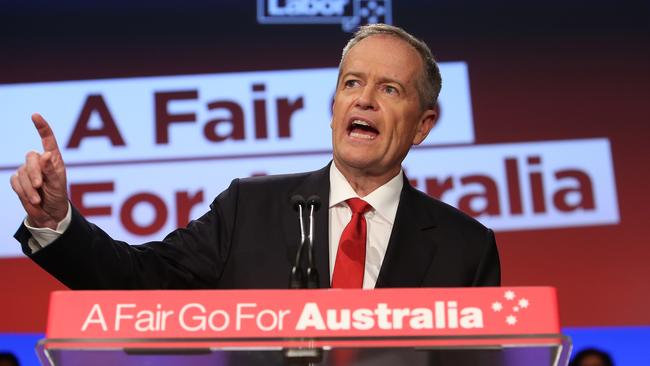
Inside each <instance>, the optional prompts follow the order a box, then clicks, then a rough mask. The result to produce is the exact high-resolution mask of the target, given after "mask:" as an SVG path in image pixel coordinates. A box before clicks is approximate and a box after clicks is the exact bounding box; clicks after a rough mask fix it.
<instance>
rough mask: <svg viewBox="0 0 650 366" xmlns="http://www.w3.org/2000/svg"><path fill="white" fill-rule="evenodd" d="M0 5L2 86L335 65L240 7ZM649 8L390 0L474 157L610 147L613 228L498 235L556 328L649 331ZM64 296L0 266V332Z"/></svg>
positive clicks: (294, 31) (318, 48)
mask: <svg viewBox="0 0 650 366" xmlns="http://www.w3.org/2000/svg"><path fill="white" fill-rule="evenodd" d="M0 4H1V6H2V7H1V10H0V83H22V82H38V81H59V80H80V79H98V78H116V77H129V76H153V75H179V74H199V73H219V72H230V71H250V70H278V69H298V68H312V67H332V66H336V65H337V64H338V61H339V57H340V50H341V48H342V46H343V45H344V44H345V42H346V41H347V39H348V38H349V37H350V34H349V33H345V32H343V31H342V30H341V27H340V25H338V24H332V25H259V24H257V21H256V15H255V14H256V2H255V1H252V0H248V1H228V2H226V1H194V2H190V1H181V0H159V1H144V2H139V3H137V4H133V3H132V2H130V1H126V0H120V1H111V2H106V3H102V2H90V1H80V0H79V1H67V2H64V3H60V2H51V1H31V2H24V1H15V2H1V1H0ZM649 9H650V2H648V1H605V2H594V1H574V2H562V1H544V2H541V1H534V2H514V1H512V2H483V1H394V2H393V11H392V14H393V24H395V25H398V26H402V27H404V28H406V29H407V30H408V31H409V32H411V33H413V34H415V35H416V36H418V37H420V38H422V39H424V40H425V41H426V42H427V43H428V44H429V45H430V47H431V48H432V50H433V52H434V54H435V55H436V57H437V58H438V60H439V61H443V62H444V61H464V62H466V63H467V64H468V67H469V76H470V81H471V93H472V103H473V115H474V125H475V135H476V143H477V144H485V143H505V142H519V141H543V140H558V139H580V138H590V137H606V138H609V139H610V142H611V146H612V155H613V161H614V171H615V175H616V185H617V189H618V200H619V210H620V211H619V212H620V217H621V222H620V224H618V225H609V226H600V227H578V228H566V229H545V230H537V231H530V230H529V231H518V232H498V233H497V240H498V244H499V250H500V253H501V257H502V268H503V275H504V277H503V284H504V285H552V286H556V287H557V288H558V290H559V296H560V307H561V320H562V324H563V325H565V326H594V325H601V326H602V325H644V324H645V325H647V324H650V316H649V315H648V313H647V309H648V306H650V286H649V285H648V283H650V281H649V279H650V263H649V262H650V239H648V238H649V237H650V229H649V226H650V225H649V224H650V223H649V220H648V218H647V217H648V216H647V210H648V208H649V207H648V206H649V204H650V199H648V193H649V192H648V191H649V187H650V173H649V172H648V167H649V166H650V158H649V156H650V154H649V153H650V147H649V145H648V139H649V137H650V127H649V126H648V125H649V122H650V118H649V117H648V116H649V112H648V108H649V106H650V52H649V44H650V43H649V40H650V37H649V35H650V32H649V24H650V10H649ZM0 103H1V101H0ZM34 108H35V110H37V109H38V106H35V107H34ZM22 122H26V121H0V123H1V124H2V126H3V133H10V131H11V125H12V123H22ZM2 189H10V188H9V183H8V182H7V183H6V187H4V188H2ZM2 245H14V243H2ZM15 245H18V244H17V243H15ZM61 288H62V285H60V284H59V283H58V282H57V281H56V280H54V279H52V278H51V277H50V276H49V275H47V274H45V273H44V272H43V271H42V270H40V269H38V268H37V267H36V266H35V265H33V264H32V263H31V262H30V261H29V260H27V259H24V258H19V259H2V260H0V294H3V296H1V298H2V299H3V300H2V301H0V332H18V331H31V332H42V331H43V330H44V328H45V318H46V308H47V297H48V294H49V292H50V291H52V290H55V289H61ZM4 294H6V295H7V296H5V295H4ZM7 298H10V299H11V300H10V301H7V300H5V299H7ZM25 314H29V316H25Z"/></svg>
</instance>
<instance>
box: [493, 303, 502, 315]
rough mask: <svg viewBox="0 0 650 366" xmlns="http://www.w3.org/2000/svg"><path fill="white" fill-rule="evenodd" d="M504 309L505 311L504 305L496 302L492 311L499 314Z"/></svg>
mask: <svg viewBox="0 0 650 366" xmlns="http://www.w3.org/2000/svg"><path fill="white" fill-rule="evenodd" d="M502 309H503V305H501V303H500V302H498V301H495V302H493V303H492V310H493V311H496V312H499V311H501V310H502Z"/></svg>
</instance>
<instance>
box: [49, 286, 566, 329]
mask: <svg viewBox="0 0 650 366" xmlns="http://www.w3.org/2000/svg"><path fill="white" fill-rule="evenodd" d="M559 331H560V327H559V320H558V311H557V301H556V294H555V290H554V289H552V288H540V287H516V288H467V289H378V290H335V289H330V290H223V291H207V290H206V291H204V290H201V291H77V292H72V291H66V292H55V293H53V294H52V298H51V305H50V316H49V320H48V328H47V338H48V339H103V340H112V339H122V340H124V339H161V340H163V339H166V340H169V339H194V340H201V339H206V340H208V339H252V338H254V339H262V340H264V339H279V338H284V339H286V338H304V337H314V338H319V339H322V338H330V337H331V338H338V339H345V338H358V337H378V336H386V337H387V336H391V337H395V336H397V337H400V336H408V337H413V336H425V337H431V336H441V337H450V336H451V337H453V336H488V335H506V336H507V335H526V334H528V335H531V336H532V335H543V334H546V335H548V334H558V333H559Z"/></svg>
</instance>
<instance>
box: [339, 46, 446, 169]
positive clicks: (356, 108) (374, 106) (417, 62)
mask: <svg viewBox="0 0 650 366" xmlns="http://www.w3.org/2000/svg"><path fill="white" fill-rule="evenodd" d="M422 70H423V62H422V60H421V59H420V56H419V54H418V53H417V51H416V50H415V49H413V48H412V47H411V46H410V45H409V44H408V43H406V42H404V41H402V40H400V39H398V38H395V37H393V36H388V35H373V36H370V37H368V38H365V39H363V40H361V41H360V42H359V43H357V44H356V45H355V46H354V47H352V49H350V51H349V52H348V54H347V56H346V57H345V59H344V60H343V63H342V65H341V70H340V75H339V80H338V87H337V90H336V95H335V98H334V106H333V116H332V123H331V127H332V144H333V146H334V162H335V163H336V166H337V167H338V168H339V169H340V170H341V171H342V172H343V173H344V174H346V173H349V174H355V175H359V173H361V175H364V176H375V177H381V178H387V179H390V178H392V177H394V176H395V175H396V174H397V173H398V172H399V169H400V167H401V163H402V160H404V158H405V157H406V154H407V153H408V151H409V149H410V147H411V145H413V144H416V145H417V144H419V143H421V142H422V141H423V140H424V139H425V138H426V136H427V134H428V133H429V131H430V130H431V128H432V127H433V124H434V123H435V121H436V118H437V115H436V112H435V110H434V109H431V108H429V109H425V108H423V106H422V105H421V103H420V97H419V94H418V90H417V82H418V79H419V78H420V76H421V73H422Z"/></svg>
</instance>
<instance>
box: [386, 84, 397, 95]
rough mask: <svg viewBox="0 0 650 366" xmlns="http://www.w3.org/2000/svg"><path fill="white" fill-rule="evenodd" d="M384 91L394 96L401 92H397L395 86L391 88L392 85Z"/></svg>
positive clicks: (387, 86)
mask: <svg viewBox="0 0 650 366" xmlns="http://www.w3.org/2000/svg"><path fill="white" fill-rule="evenodd" d="M384 91H385V92H386V93H387V94H394V95H397V94H399V90H397V88H396V87H394V86H390V85H386V86H385V87H384Z"/></svg>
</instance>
